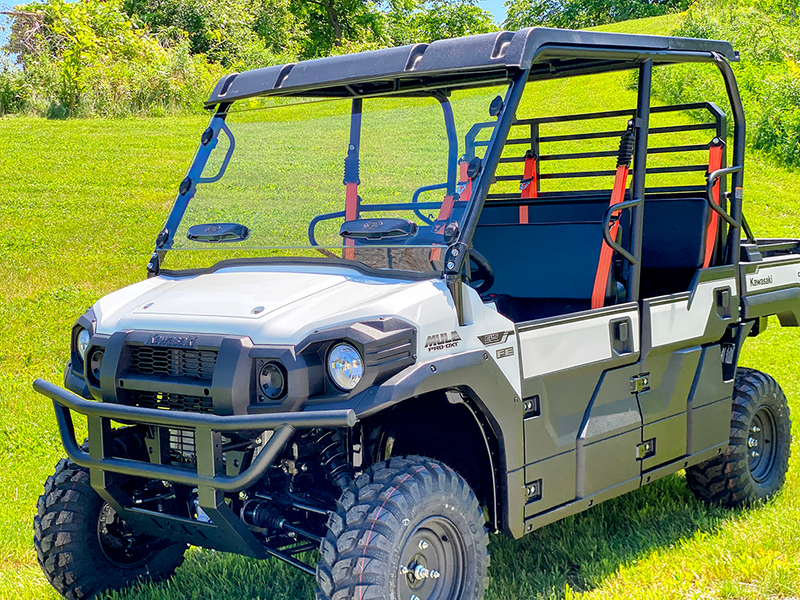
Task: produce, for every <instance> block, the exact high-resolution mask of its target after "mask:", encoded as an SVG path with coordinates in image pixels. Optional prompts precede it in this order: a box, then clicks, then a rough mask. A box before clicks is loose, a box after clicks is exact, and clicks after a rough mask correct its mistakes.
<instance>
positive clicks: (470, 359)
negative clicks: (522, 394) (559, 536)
mask: <svg viewBox="0 0 800 600" xmlns="http://www.w3.org/2000/svg"><path fill="white" fill-rule="evenodd" d="M453 389H457V390H460V391H462V392H466V393H467V394H468V396H469V398H470V402H468V405H469V404H470V403H474V407H470V408H471V410H473V413H474V412H475V411H477V412H478V413H479V414H478V415H474V416H476V418H477V419H478V422H479V423H478V424H479V425H481V423H480V421H481V420H483V421H485V422H486V423H487V424H488V426H489V427H490V428H491V430H492V433H493V434H494V436H495V438H496V439H497V440H498V449H497V450H498V455H497V457H496V458H495V457H493V456H492V454H491V452H490V455H489V459H490V461H491V463H492V468H493V470H494V471H495V472H496V473H499V476H500V481H499V483H500V487H501V495H502V497H501V498H499V499H498V501H499V506H500V507H501V508H502V514H503V518H502V526H503V529H504V530H505V531H506V532H507V533H508V534H509V535H512V536H513V537H514V538H520V537H522V535H523V534H524V529H523V523H522V515H523V512H524V495H523V494H522V493H521V492H520V493H518V494H517V493H514V491H516V490H523V489H524V484H525V481H524V466H525V459H524V444H523V438H522V421H523V407H522V403H521V401H520V398H519V396H518V395H517V393H516V391H514V388H513V387H512V385H511V383H510V382H509V381H508V379H506V377H505V375H504V374H503V372H502V371H501V370H500V368H499V367H498V366H497V363H495V362H494V360H492V359H491V357H490V355H489V354H488V353H487V352H485V351H483V350H474V351H471V352H465V353H463V354H458V355H454V356H446V357H442V358H438V359H434V360H431V361H426V362H422V363H417V364H415V365H414V366H412V367H409V368H407V369H405V370H404V371H402V372H400V373H398V374H397V375H395V376H393V377H392V378H390V379H388V380H387V381H385V382H384V383H383V384H382V385H380V386H375V387H373V388H371V389H369V390H365V391H364V392H363V393H362V394H361V395H360V398H358V399H357V403H356V404H355V405H354V406H353V407H352V408H353V409H354V410H355V411H356V414H357V416H358V418H359V419H364V418H366V417H369V416H372V415H375V414H377V413H378V412H380V411H382V410H385V409H387V408H389V407H391V406H395V405H397V404H399V403H400V402H402V401H404V400H408V399H410V398H414V397H416V396H420V395H422V394H426V393H430V392H436V391H442V390H444V391H447V390H453ZM354 400H356V398H354ZM487 443H488V440H487ZM496 461H498V462H499V464H495V462H496Z"/></svg>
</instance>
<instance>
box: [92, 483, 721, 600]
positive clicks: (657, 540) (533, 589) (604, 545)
mask: <svg viewBox="0 0 800 600" xmlns="http://www.w3.org/2000/svg"><path fill="white" fill-rule="evenodd" d="M733 514H734V513H731V512H730V511H727V510H724V509H720V508H714V507H708V506H706V505H705V504H702V503H700V502H698V501H697V500H696V499H695V498H694V496H693V495H692V493H691V492H690V491H689V490H688V489H687V488H686V485H685V481H684V478H683V475H673V476H671V477H667V478H664V479H662V480H659V481H657V482H655V483H653V484H651V485H648V486H647V487H645V488H642V489H640V490H637V491H635V492H632V493H630V494H627V495H626V496H623V497H620V498H616V499H614V500H609V501H608V502H605V503H603V504H600V505H599V506H596V507H595V508H592V509H591V510H589V511H587V512H585V513H582V514H579V515H575V516H573V517H569V518H567V519H564V520H563V521H559V522H557V523H553V524H552V525H548V526H546V527H543V528H542V529H540V530H538V531H535V532H534V533H532V534H531V535H529V536H527V537H525V538H523V539H521V540H516V541H514V540H510V539H507V538H506V537H505V536H502V535H498V536H493V539H492V543H491V552H492V566H491V577H492V582H491V585H490V587H489V591H488V593H487V596H486V597H487V600H501V599H502V600H518V599H519V598H525V599H534V598H552V597H556V598H561V597H563V596H564V590H565V586H566V584H569V586H570V588H572V589H573V590H576V591H585V590H588V589H591V588H593V587H596V586H598V585H599V584H600V583H602V580H603V579H604V578H606V577H608V576H609V575H611V574H613V573H614V572H615V571H616V570H617V568H618V567H619V566H620V565H622V564H625V563H627V562H630V561H632V560H634V559H636V558H638V557H641V556H644V555H646V554H649V553H650V552H651V551H652V550H654V549H656V548H659V547H665V546H669V545H671V544H674V543H675V542H677V541H678V540H681V539H686V538H690V537H692V536H693V535H694V534H695V533H696V532H697V531H706V532H707V531H713V530H714V529H716V528H717V527H718V526H719V525H721V524H722V523H723V522H724V521H725V520H727V519H728V518H730V517H731V516H732V515H733ZM314 588H315V583H314V580H313V578H312V577H309V576H307V575H304V574H302V573H300V572H299V571H296V570H295V569H293V568H292V567H289V566H288V565H285V564H282V563H279V562H277V561H263V562H262V561H255V560H250V559H246V558H242V557H239V556H234V555H229V554H222V553H214V552H209V551H197V550H192V551H190V552H188V553H187V560H186V563H185V564H184V566H183V567H181V568H180V569H179V570H178V572H177V573H176V575H175V576H174V577H173V578H172V579H171V580H169V581H167V582H164V583H161V584H145V585H141V586H138V587H136V588H133V589H130V590H127V591H125V592H121V593H114V594H109V595H108V596H107V598H106V600H145V599H148V600H150V599H152V600H179V599H184V598H186V599H192V600H195V599H201V598H202V599H208V598H225V599H226V600H251V599H252V600H255V599H258V600H299V599H309V600H311V599H313V597H314Z"/></svg>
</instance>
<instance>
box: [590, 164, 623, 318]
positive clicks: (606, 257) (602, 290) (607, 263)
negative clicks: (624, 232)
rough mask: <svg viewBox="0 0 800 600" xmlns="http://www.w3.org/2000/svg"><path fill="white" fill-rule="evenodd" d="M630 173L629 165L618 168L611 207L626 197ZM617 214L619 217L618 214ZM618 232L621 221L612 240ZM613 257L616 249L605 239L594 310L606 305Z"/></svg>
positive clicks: (598, 269) (614, 224)
mask: <svg viewBox="0 0 800 600" xmlns="http://www.w3.org/2000/svg"><path fill="white" fill-rule="evenodd" d="M628 171H629V168H628V165H619V166H618V167H617V174H616V175H615V177H614V189H613V191H612V192H611V202H609V206H614V205H615V204H619V203H620V202H622V199H623V198H624V197H625V188H626V187H627V186H628ZM616 214H617V215H619V213H618V212H617V213H616ZM612 215H613V213H612ZM618 230H619V221H614V222H613V223H612V224H611V229H610V230H609V233H610V234H611V239H612V240H615V239H616V238H617V232H618ZM613 256H614V249H613V248H611V246H609V245H608V244H607V243H606V240H605V239H603V246H602V248H600V260H599V261H598V263H597V274H596V275H595V278H594V287H593V288H592V308H602V307H603V304H604V303H605V300H606V289H607V288H608V275H609V274H610V273H611V259H612V258H613Z"/></svg>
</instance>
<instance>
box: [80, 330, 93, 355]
mask: <svg viewBox="0 0 800 600" xmlns="http://www.w3.org/2000/svg"><path fill="white" fill-rule="evenodd" d="M90 338H91V336H90V335H89V332H88V331H86V330H85V329H81V332H80V333H79V334H78V354H80V355H81V358H82V359H83V360H86V351H87V350H88V349H89V339H90Z"/></svg>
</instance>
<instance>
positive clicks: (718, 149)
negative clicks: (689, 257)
mask: <svg viewBox="0 0 800 600" xmlns="http://www.w3.org/2000/svg"><path fill="white" fill-rule="evenodd" d="M724 148H725V143H724V142H723V141H722V140H719V139H715V141H713V142H711V144H710V145H709V146H708V173H709V175H710V174H711V173H713V172H714V171H716V170H718V169H721V168H722V155H723V150H724ZM711 195H712V198H713V199H714V202H716V204H717V206H719V179H717V181H716V183H714V187H713V188H712V190H711ZM718 229H719V215H718V214H717V213H716V211H713V210H712V211H711V220H710V221H709V223H708V229H707V230H706V251H705V256H704V257H703V268H704V269H705V268H706V267H709V266H710V265H711V258H712V256H714V247H715V246H716V245H717V230H718Z"/></svg>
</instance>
